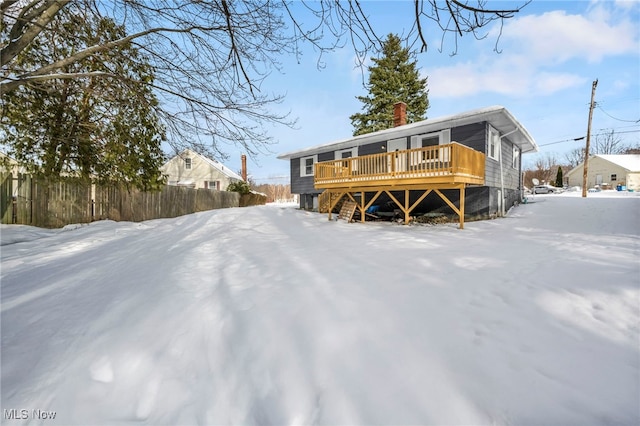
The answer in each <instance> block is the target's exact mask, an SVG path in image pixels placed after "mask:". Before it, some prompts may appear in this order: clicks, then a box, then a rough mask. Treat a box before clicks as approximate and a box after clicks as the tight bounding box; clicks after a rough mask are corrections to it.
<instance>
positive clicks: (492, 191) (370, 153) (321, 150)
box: [278, 103, 538, 228]
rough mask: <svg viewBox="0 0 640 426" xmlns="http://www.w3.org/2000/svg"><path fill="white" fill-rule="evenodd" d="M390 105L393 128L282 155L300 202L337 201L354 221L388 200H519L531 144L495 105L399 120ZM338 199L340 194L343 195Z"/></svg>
mask: <svg viewBox="0 0 640 426" xmlns="http://www.w3.org/2000/svg"><path fill="white" fill-rule="evenodd" d="M405 111H406V105H405V104H404V103H397V104H396V105H395V106H394V127H392V128H389V129H385V130H381V131H377V132H374V133H369V134H365V135H359V136H354V137H351V138H347V139H343V140H339V141H335V142H331V143H327V144H323V145H318V146H312V147H309V148H304V149H300V150H296V151H291V152H287V153H283V154H281V155H279V156H278V158H280V159H283V160H288V161H289V162H290V170H291V192H292V193H295V194H299V195H300V207H301V208H303V209H309V210H311V209H318V210H319V211H326V212H328V214H329V218H331V212H332V210H333V208H334V207H335V205H336V204H337V203H338V202H339V201H340V200H342V199H343V198H344V199H350V200H351V201H353V202H355V203H356V206H357V210H358V211H359V213H360V217H361V220H362V221H365V219H366V214H365V213H366V212H367V211H369V209H370V208H371V207H372V206H374V205H380V204H383V203H384V204H388V203H393V204H394V205H395V207H396V208H397V209H399V210H400V211H401V214H402V216H403V217H404V221H405V223H408V222H409V220H410V217H411V214H412V213H413V214H415V213H427V212H434V211H435V212H443V213H445V214H451V213H454V214H456V215H458V217H459V219H460V228H463V227H464V218H465V215H468V216H472V217H477V218H489V217H495V216H501V215H504V214H505V212H506V210H507V209H508V208H509V207H511V206H512V205H514V204H516V203H518V202H520V200H521V199H522V197H523V182H522V161H521V159H522V154H526V153H530V152H536V151H537V150H538V147H537V145H536V143H535V141H534V139H533V138H532V137H531V135H530V134H529V132H528V131H527V130H526V129H525V128H524V126H522V124H520V123H519V122H518V120H516V118H515V117H514V116H513V115H512V114H511V113H510V112H509V111H508V110H507V109H506V108H505V107H503V106H491V107H486V108H480V109H476V110H472V111H467V112H463V113H460V114H455V115H450V116H444V117H438V118H432V119H428V120H423V121H419V122H416V123H411V124H405V123H406V115H405ZM345 197H346V198H345Z"/></svg>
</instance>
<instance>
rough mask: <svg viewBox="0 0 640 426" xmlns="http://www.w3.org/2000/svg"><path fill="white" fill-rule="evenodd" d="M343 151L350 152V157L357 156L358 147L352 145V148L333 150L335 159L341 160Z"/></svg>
mask: <svg viewBox="0 0 640 426" xmlns="http://www.w3.org/2000/svg"><path fill="white" fill-rule="evenodd" d="M343 152H350V153H351V157H357V156H358V147H357V146H354V147H353V148H348V149H341V150H338V151H336V152H335V159H336V160H342V153H343Z"/></svg>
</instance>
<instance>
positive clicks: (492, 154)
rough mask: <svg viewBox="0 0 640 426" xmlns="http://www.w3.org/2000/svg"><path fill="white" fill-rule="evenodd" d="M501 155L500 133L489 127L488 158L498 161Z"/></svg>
mask: <svg viewBox="0 0 640 426" xmlns="http://www.w3.org/2000/svg"><path fill="white" fill-rule="evenodd" d="M499 154H500V133H499V132H498V131H497V130H496V129H494V128H493V127H491V126H489V141H488V144H487V157H489V158H492V159H494V160H496V161H498V155H499Z"/></svg>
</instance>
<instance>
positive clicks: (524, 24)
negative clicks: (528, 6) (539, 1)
mask: <svg viewBox="0 0 640 426" xmlns="http://www.w3.org/2000/svg"><path fill="white" fill-rule="evenodd" d="M619 12H620V9H614V8H612V7H611V6H610V4H599V3H595V4H592V5H591V6H590V7H589V10H588V11H587V12H585V14H583V15H576V14H568V13H567V12H565V11H550V12H546V13H543V14H539V15H524V16H520V17H517V18H514V19H513V20H511V21H508V22H507V23H506V24H505V27H504V28H503V35H502V38H501V40H500V43H499V45H500V48H501V49H502V53H501V54H495V53H493V52H491V53H488V54H487V53H485V54H479V55H478V56H477V57H476V58H475V59H474V60H473V61H466V62H458V63H456V64H454V65H451V66H445V67H437V68H432V69H429V70H428V71H427V72H428V75H429V87H430V92H429V96H430V97H433V98H438V97H441V98H455V97H464V96H473V95H477V94H481V93H495V94H500V95H505V96H510V97H523V96H548V95H552V94H554V93H558V92H561V91H563V90H566V89H571V88H574V87H580V86H582V85H584V84H585V83H586V82H587V81H588V79H587V78H586V77H584V76H583V75H582V70H583V69H585V68H588V67H589V66H590V65H589V64H594V63H600V62H602V61H603V60H604V59H605V57H613V56H623V55H636V56H637V55H638V46H639V45H640V41H639V40H638V30H637V29H636V27H635V26H634V25H633V24H632V23H631V21H630V20H629V19H628V15H629V14H628V13H627V14H620V13H619ZM495 36H496V34H493V37H494V38H495ZM490 37H491V36H490Z"/></svg>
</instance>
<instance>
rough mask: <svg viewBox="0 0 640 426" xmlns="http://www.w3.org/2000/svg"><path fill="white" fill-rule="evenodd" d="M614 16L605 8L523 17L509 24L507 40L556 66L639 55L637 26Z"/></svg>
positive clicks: (510, 43)
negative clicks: (565, 63) (573, 13)
mask: <svg viewBox="0 0 640 426" xmlns="http://www.w3.org/2000/svg"><path fill="white" fill-rule="evenodd" d="M612 16H613V15H612V14H611V13H610V12H609V11H607V10H606V9H604V8H603V7H595V8H593V9H592V10H590V11H589V13H588V14H587V15H569V14H567V13H566V12H565V11H552V12H546V13H544V14H542V15H528V16H523V17H520V18H517V19H515V20H514V21H512V22H507V23H506V24H505V27H504V29H503V34H504V37H503V41H504V42H505V43H508V44H509V45H510V46H520V47H522V48H523V49H524V50H526V51H527V52H528V56H529V57H531V59H532V60H537V61H545V62H552V63H563V62H566V61H568V60H570V59H575V58H577V59H586V60H587V61H588V62H591V63H593V62H599V61H602V60H603V58H604V57H605V56H616V55H622V54H627V53H635V52H637V49H638V39H637V35H638V31H637V29H636V28H635V25H634V24H633V23H632V22H631V21H629V20H617V19H613V18H612Z"/></svg>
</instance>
